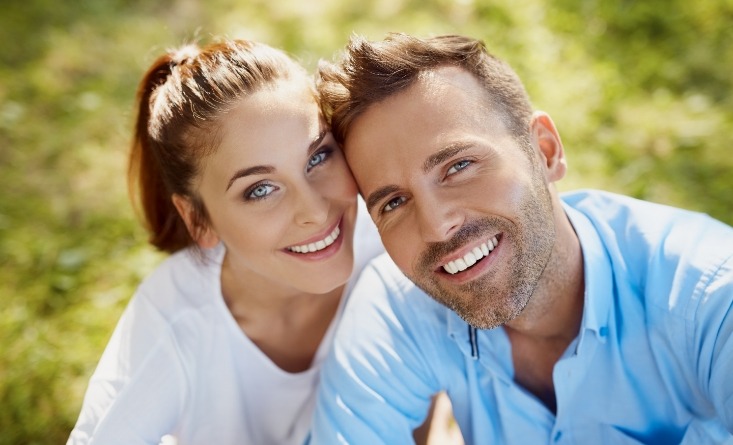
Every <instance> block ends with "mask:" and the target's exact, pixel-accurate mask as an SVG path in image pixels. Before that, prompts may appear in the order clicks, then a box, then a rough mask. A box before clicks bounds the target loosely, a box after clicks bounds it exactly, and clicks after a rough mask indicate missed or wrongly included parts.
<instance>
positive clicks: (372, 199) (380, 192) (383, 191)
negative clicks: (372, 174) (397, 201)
mask: <svg viewBox="0 0 733 445" xmlns="http://www.w3.org/2000/svg"><path fill="white" fill-rule="evenodd" d="M397 190H399V187H397V186H396V185H385V186H384V187H380V188H378V189H376V190H375V191H373V192H372V193H371V194H370V195H369V196H368V197H367V199H366V206H367V212H369V213H371V212H372V208H373V207H374V206H375V205H377V204H379V201H381V200H382V199H384V197H385V196H387V195H389V194H390V193H394V192H396V191H397Z"/></svg>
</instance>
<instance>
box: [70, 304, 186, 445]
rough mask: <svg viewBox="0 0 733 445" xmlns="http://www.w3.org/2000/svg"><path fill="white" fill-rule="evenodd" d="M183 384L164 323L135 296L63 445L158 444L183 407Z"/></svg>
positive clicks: (91, 382) (97, 370)
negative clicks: (65, 443)
mask: <svg viewBox="0 0 733 445" xmlns="http://www.w3.org/2000/svg"><path fill="white" fill-rule="evenodd" d="M185 381H186V380H185V377H184V374H183V367H182V365H181V360H180V357H179V354H178V351H177V348H176V345H175V342H174V341H173V336H172V335H171V332H170V328H169V326H168V324H167V323H166V322H165V320H164V319H163V318H162V317H161V316H160V315H159V313H158V312H157V310H156V308H155V307H154V306H153V305H152V304H150V303H149V302H148V301H147V300H146V299H145V298H143V296H142V295H140V294H138V295H136V297H135V298H133V300H132V301H131V303H130V305H129V306H128V307H127V309H126V310H125V312H124V313H123V315H122V317H121V318H120V321H119V323H118V325H117V327H116V328H115V331H114V333H113V334H112V338H111V339H110V342H109V344H108V345H107V347H106V349H105V351H104V353H103V355H102V358H101V359H100V362H99V364H98V365H97V369H96V370H95V372H94V375H93V376H92V378H91V380H90V382H89V386H88V388H87V392H86V394H85V397H84V402H83V405H82V409H81V413H80V415H79V419H78V421H77V423H76V426H75V427H74V429H73V431H72V432H71V435H70V437H69V440H68V442H67V445H81V444H128V445H135V444H158V443H160V442H161V438H162V437H163V436H164V435H166V434H168V433H170V432H171V430H172V429H173V428H174V426H175V423H176V419H177V418H178V417H179V414H180V413H179V410H180V409H181V407H183V406H184V403H183V398H184V397H185V396H184V394H185Z"/></svg>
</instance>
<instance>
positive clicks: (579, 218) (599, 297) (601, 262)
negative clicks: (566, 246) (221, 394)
mask: <svg viewBox="0 0 733 445" xmlns="http://www.w3.org/2000/svg"><path fill="white" fill-rule="evenodd" d="M563 207H564V209H565V213H566V215H567V216H568V219H570V223H571V224H572V225H573V229H575V233H576V234H577V235H578V239H579V240H580V247H581V249H582V251H583V270H584V278H585V296H584V307H583V321H582V323H581V332H580V340H581V342H582V337H583V331H584V330H590V331H593V332H594V333H595V334H596V336H597V337H598V339H599V340H601V341H602V342H605V341H606V338H607V337H608V323H609V317H610V312H611V307H612V304H613V295H614V282H613V268H612V267H611V260H610V258H609V257H608V252H607V251H606V248H605V246H604V244H603V241H602V240H601V237H600V236H599V234H598V231H597V230H596V228H595V227H594V225H593V222H592V221H591V220H590V219H589V218H588V217H587V216H586V215H585V214H583V213H581V212H580V211H578V210H576V209H574V208H572V207H570V206H569V205H568V204H567V203H565V202H563Z"/></svg>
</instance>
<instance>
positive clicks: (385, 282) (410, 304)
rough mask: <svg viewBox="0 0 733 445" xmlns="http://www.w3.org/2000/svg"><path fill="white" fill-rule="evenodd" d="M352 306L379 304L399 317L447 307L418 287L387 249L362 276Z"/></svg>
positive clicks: (426, 312)
mask: <svg viewBox="0 0 733 445" xmlns="http://www.w3.org/2000/svg"><path fill="white" fill-rule="evenodd" d="M349 306H352V307H361V308H365V307H371V308H377V309H378V310H379V311H380V312H381V313H385V312H390V313H393V314H395V315H397V316H398V317H400V318H402V317H405V318H412V317H413V316H415V315H419V318H421V319H426V318H429V317H428V315H427V314H428V313H433V314H436V315H437V314H441V313H443V312H445V311H446V310H447V309H446V308H445V306H443V305H441V304H440V303H438V302H436V301H435V300H434V299H433V298H431V297H430V296H429V295H427V294H426V293H425V292H424V291H423V290H422V289H420V288H419V287H417V286H416V285H415V284H414V283H413V282H412V281H410V279H409V278H407V277H406V276H405V274H403V273H402V271H401V270H400V269H399V268H398V267H397V265H396V264H395V263H394V261H392V259H391V258H390V256H389V255H388V254H387V253H384V254H382V255H379V256H377V257H376V258H374V259H373V260H372V261H371V262H370V263H369V264H368V265H367V267H365V268H364V271H363V272H362V273H361V275H360V276H359V279H358V280H357V282H356V284H355V286H354V288H353V290H352V292H351V295H350V297H349Z"/></svg>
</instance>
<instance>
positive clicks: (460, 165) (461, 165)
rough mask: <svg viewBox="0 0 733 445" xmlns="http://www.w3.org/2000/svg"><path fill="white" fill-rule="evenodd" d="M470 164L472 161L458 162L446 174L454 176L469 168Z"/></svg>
mask: <svg viewBox="0 0 733 445" xmlns="http://www.w3.org/2000/svg"><path fill="white" fill-rule="evenodd" d="M469 164H471V161H469V160H467V159H464V160H462V161H458V162H456V163H455V164H453V165H451V167H450V168H449V169H448V171H447V172H446V174H447V175H452V174H454V173H457V172H459V171H460V170H463V169H464V168H466V167H468V166H469Z"/></svg>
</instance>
